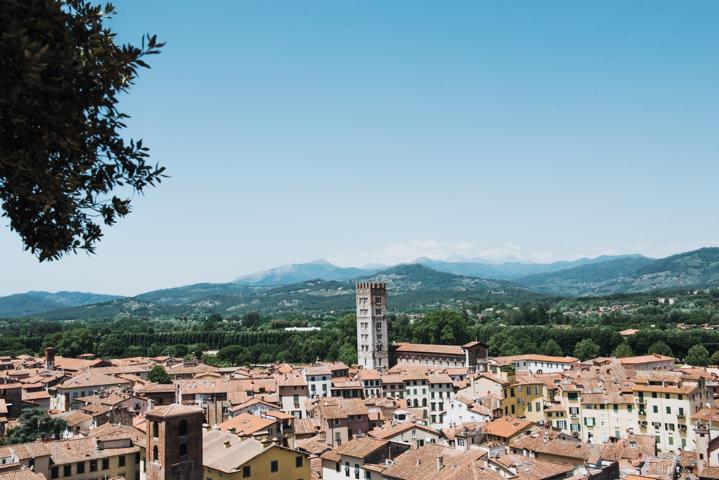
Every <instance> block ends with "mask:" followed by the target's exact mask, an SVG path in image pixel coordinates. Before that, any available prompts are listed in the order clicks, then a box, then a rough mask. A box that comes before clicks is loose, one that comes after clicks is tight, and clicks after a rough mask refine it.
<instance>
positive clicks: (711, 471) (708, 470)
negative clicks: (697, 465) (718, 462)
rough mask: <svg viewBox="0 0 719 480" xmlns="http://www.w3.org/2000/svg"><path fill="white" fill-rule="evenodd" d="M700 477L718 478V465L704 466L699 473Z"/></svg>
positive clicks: (713, 479) (712, 479)
mask: <svg viewBox="0 0 719 480" xmlns="http://www.w3.org/2000/svg"><path fill="white" fill-rule="evenodd" d="M699 478H700V479H704V478H708V479H711V480H715V479H719V467H704V469H703V470H702V472H701V473H700V474H699Z"/></svg>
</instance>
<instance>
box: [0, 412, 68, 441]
mask: <svg viewBox="0 0 719 480" xmlns="http://www.w3.org/2000/svg"><path fill="white" fill-rule="evenodd" d="M66 429H67V422H65V420H63V419H61V418H57V417H51V416H50V415H48V413H47V412H46V411H45V410H44V409H42V408H28V409H25V410H23V411H22V414H21V415H20V418H19V419H18V425H17V426H16V427H15V428H14V429H12V431H11V432H10V435H9V436H8V438H7V442H8V443H27V442H34V441H35V440H38V439H43V438H52V439H55V440H57V439H59V438H60V435H61V434H62V432H64V431H65V430H66Z"/></svg>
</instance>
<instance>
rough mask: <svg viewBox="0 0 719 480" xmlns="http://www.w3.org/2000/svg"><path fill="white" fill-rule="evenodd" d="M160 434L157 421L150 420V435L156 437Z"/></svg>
mask: <svg viewBox="0 0 719 480" xmlns="http://www.w3.org/2000/svg"><path fill="white" fill-rule="evenodd" d="M159 436H160V425H159V424H158V423H157V422H152V437H153V438H157V437H159Z"/></svg>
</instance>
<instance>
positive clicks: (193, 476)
mask: <svg viewBox="0 0 719 480" xmlns="http://www.w3.org/2000/svg"><path fill="white" fill-rule="evenodd" d="M146 419H147V424H146V425H147V435H146V438H147V440H146V442H147V443H146V448H145V465H146V467H147V477H146V478H147V480H202V478H203V476H202V422H203V420H204V413H203V411H202V409H201V408H200V407H194V406H188V405H180V404H177V403H173V404H171V405H162V406H159V407H155V408H153V409H152V410H150V411H148V412H147V414H146Z"/></svg>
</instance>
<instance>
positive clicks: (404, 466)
mask: <svg viewBox="0 0 719 480" xmlns="http://www.w3.org/2000/svg"><path fill="white" fill-rule="evenodd" d="M484 455H485V453H484V452H482V451H481V450H479V449H470V450H469V451H467V452H463V451H460V450H458V449H455V448H449V447H443V446H440V445H437V444H426V445H425V446H423V447H421V448H418V449H413V450H408V451H406V452H404V453H403V454H402V455H400V456H398V457H397V458H396V459H395V462H396V463H395V464H394V465H392V466H390V467H389V468H387V469H386V470H384V471H383V472H382V475H384V476H385V477H386V478H390V479H401V480H449V479H452V480H455V479H457V477H456V476H455V474H457V473H460V474H461V476H460V478H462V479H464V480H469V479H471V478H472V477H465V476H464V475H465V473H466V469H465V467H466V466H467V465H469V464H472V463H474V462H476V461H477V460H478V459H480V458H482V457H483V456H484ZM438 457H442V458H443V461H444V466H443V468H442V469H440V470H437V458H438ZM480 478H482V477H480ZM486 478H492V479H494V478H496V477H486ZM472 480H474V479H472Z"/></svg>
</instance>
